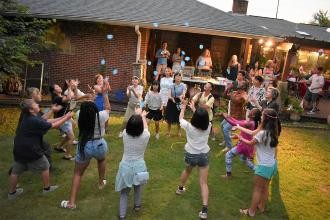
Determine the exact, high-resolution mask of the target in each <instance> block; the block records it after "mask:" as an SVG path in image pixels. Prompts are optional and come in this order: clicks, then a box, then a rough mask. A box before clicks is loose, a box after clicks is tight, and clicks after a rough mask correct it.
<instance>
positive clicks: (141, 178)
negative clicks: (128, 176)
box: [134, 171, 149, 185]
mask: <svg viewBox="0 0 330 220" xmlns="http://www.w3.org/2000/svg"><path fill="white" fill-rule="evenodd" d="M148 180H149V172H148V171H145V172H139V173H136V174H135V176H134V183H138V184H139V185H144V184H146V183H147V182H148Z"/></svg>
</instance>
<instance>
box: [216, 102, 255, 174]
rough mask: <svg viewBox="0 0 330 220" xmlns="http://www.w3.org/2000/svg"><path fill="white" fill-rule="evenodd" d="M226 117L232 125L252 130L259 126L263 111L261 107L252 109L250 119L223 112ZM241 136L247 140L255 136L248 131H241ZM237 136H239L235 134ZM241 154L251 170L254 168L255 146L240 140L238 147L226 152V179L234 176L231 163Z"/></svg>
mask: <svg viewBox="0 0 330 220" xmlns="http://www.w3.org/2000/svg"><path fill="white" fill-rule="evenodd" d="M222 115H223V116H224V117H225V120H226V121H227V122H228V123H229V124H231V125H232V126H236V125H239V126H241V127H244V128H248V129H250V130H254V129H255V128H257V127H258V124H259V122H260V120H261V112H260V110H259V109H257V108H254V109H252V110H251V111H250V113H249V115H248V120H237V119H235V118H233V117H230V116H228V115H227V114H226V113H222ZM239 136H241V137H243V138H244V139H246V140H252V139H253V136H252V135H249V134H247V133H244V132H241V133H240V134H239ZM234 137H237V136H234ZM238 154H240V155H241V160H242V161H243V162H244V163H245V164H246V166H248V167H249V168H250V169H251V170H254V164H253V155H254V146H250V145H248V144H246V143H244V142H242V141H240V142H238V144H237V145H236V147H233V148H232V149H231V150H230V151H228V152H227V153H226V160H225V162H226V174H225V175H223V176H222V177H223V178H225V179H230V178H231V177H232V174H231V165H232V160H233V158H234V157H235V156H236V155H238Z"/></svg>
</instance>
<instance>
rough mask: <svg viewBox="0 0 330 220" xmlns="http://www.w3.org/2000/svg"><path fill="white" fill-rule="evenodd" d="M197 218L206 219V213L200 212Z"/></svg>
mask: <svg viewBox="0 0 330 220" xmlns="http://www.w3.org/2000/svg"><path fill="white" fill-rule="evenodd" d="M198 216H199V218H200V219H207V212H202V211H200V212H199V215H198Z"/></svg>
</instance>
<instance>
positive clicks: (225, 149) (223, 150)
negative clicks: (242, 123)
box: [221, 147, 230, 152]
mask: <svg viewBox="0 0 330 220" xmlns="http://www.w3.org/2000/svg"><path fill="white" fill-rule="evenodd" d="M221 151H222V152H227V151H230V147H225V148H224V149H222V150H221Z"/></svg>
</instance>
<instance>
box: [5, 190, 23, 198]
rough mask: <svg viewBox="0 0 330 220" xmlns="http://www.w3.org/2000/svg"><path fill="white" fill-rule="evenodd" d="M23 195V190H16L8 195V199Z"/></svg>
mask: <svg viewBox="0 0 330 220" xmlns="http://www.w3.org/2000/svg"><path fill="white" fill-rule="evenodd" d="M22 193H23V188H16V192H15V193H14V194H9V193H8V199H10V200H12V199H16V197H17V196H19V195H21V194H22Z"/></svg>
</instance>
